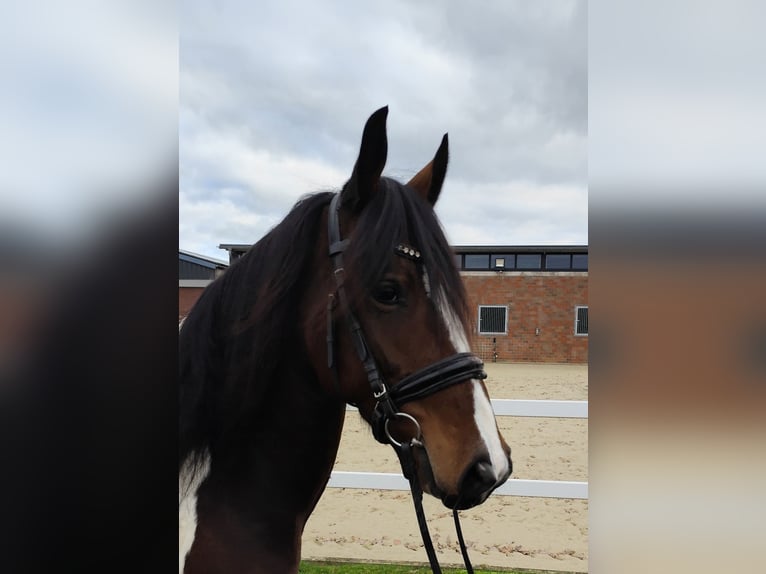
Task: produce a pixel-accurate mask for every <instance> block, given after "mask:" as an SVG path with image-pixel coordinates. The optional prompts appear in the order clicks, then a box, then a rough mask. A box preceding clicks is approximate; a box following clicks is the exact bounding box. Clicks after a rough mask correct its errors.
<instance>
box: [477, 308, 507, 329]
mask: <svg viewBox="0 0 766 574" xmlns="http://www.w3.org/2000/svg"><path fill="white" fill-rule="evenodd" d="M507 319H508V307H505V306H500V305H479V335H505V334H506V333H507V332H508V320H507Z"/></svg>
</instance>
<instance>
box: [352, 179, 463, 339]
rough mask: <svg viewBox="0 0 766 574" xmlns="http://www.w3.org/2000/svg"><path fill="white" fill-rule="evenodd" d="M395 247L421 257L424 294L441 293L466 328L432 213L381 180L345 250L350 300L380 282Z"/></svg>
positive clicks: (459, 291)
mask: <svg viewBox="0 0 766 574" xmlns="http://www.w3.org/2000/svg"><path fill="white" fill-rule="evenodd" d="M399 243H406V244H408V245H409V246H411V247H414V248H416V249H417V250H419V251H420V253H421V260H422V262H423V265H424V266H425V269H426V271H427V273H428V276H427V281H428V284H429V286H428V288H429V289H430V290H431V291H433V292H434V293H442V294H443V296H444V298H445V300H447V301H448V303H449V305H450V308H451V309H452V310H453V312H454V314H455V316H456V317H457V319H458V320H459V321H460V323H461V324H463V325H465V324H466V323H465V320H466V317H467V305H468V304H467V297H466V293H465V288H464V286H463V283H462V281H461V279H460V274H459V272H458V270H457V267H456V266H455V261H454V253H453V251H452V249H451V247H450V246H449V243H448V242H447V239H446V237H445V235H444V231H443V230H442V227H441V223H440V222H439V219H438V217H437V216H436V213H435V212H434V210H433V207H432V206H431V205H430V204H429V203H428V202H427V201H425V200H424V199H423V198H421V197H420V196H419V195H418V194H417V192H415V191H414V190H412V189H410V188H408V187H407V186H405V185H402V184H401V183H399V182H397V181H395V180H393V179H389V178H386V177H383V178H381V179H380V181H379V182H378V189H377V191H376V193H375V194H373V197H372V198H371V200H370V202H369V204H368V205H367V206H365V208H364V209H363V210H362V212H361V214H360V215H359V218H358V220H357V222H356V226H355V231H354V234H353V237H352V240H351V242H350V245H349V263H348V269H347V276H348V277H350V278H351V279H352V285H353V286H355V290H354V292H352V299H355V300H358V299H359V298H360V297H364V296H366V294H367V293H369V291H370V290H371V289H373V287H374V286H375V285H376V284H377V283H378V282H379V281H380V280H381V279H382V278H383V276H384V274H385V273H386V271H387V269H388V265H389V262H390V260H391V255H392V254H393V252H394V248H395V247H396V246H397V245H398V244H399Z"/></svg>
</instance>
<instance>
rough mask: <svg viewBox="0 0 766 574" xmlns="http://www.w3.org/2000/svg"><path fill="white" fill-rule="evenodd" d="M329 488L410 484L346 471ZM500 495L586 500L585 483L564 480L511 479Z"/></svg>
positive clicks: (383, 475) (387, 475) (383, 474)
mask: <svg viewBox="0 0 766 574" xmlns="http://www.w3.org/2000/svg"><path fill="white" fill-rule="evenodd" d="M327 486H328V487H329V488H362V489H375V490H406V491H409V489H410V485H409V483H408V482H407V480H406V479H405V478H404V476H402V475H401V474H393V473H388V472H347V471H343V470H334V471H333V472H332V474H331V475H330V482H329V483H328V484H327ZM495 495H501V496H533V497H537V498H576V499H583V500H584V499H587V498H588V483H587V482H574V481H567V480H524V479H517V478H512V479H510V480H508V481H507V482H506V483H505V484H503V485H502V486H501V487H500V488H498V489H497V490H496V491H495V492H494V493H493V496H495Z"/></svg>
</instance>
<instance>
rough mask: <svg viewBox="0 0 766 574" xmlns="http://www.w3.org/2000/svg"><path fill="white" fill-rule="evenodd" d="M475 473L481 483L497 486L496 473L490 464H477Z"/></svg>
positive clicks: (483, 462)
mask: <svg viewBox="0 0 766 574" xmlns="http://www.w3.org/2000/svg"><path fill="white" fill-rule="evenodd" d="M474 472H475V473H476V477H477V478H478V479H479V482H480V483H482V484H488V485H490V486H493V485H494V484H495V471H494V470H492V464H491V463H489V462H485V461H482V462H477V463H476V465H475V466H474Z"/></svg>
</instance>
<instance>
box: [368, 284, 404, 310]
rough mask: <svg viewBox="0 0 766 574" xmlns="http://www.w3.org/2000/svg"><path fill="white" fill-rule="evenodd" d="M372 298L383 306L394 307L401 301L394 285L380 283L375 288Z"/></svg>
mask: <svg viewBox="0 0 766 574" xmlns="http://www.w3.org/2000/svg"><path fill="white" fill-rule="evenodd" d="M372 296H373V297H374V298H375V300H376V301H377V302H378V303H382V304H383V305H396V304H398V303H399V302H400V300H401V291H400V289H399V286H398V285H397V284H396V283H390V282H386V283H381V284H380V285H378V286H377V287H376V288H375V291H374V292H373V294H372Z"/></svg>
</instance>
